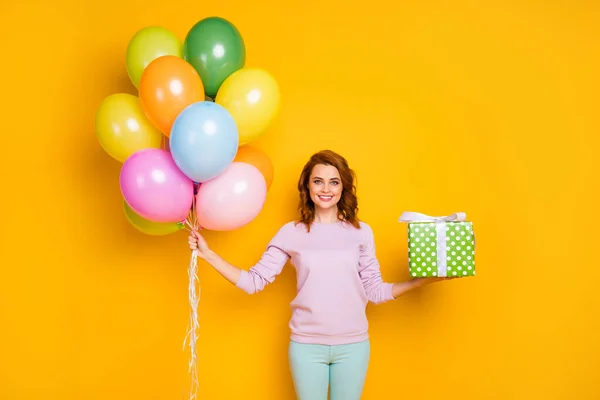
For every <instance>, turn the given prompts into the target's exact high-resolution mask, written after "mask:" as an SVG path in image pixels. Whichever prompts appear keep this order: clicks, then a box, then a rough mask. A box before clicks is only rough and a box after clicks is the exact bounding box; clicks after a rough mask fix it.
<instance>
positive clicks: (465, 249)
mask: <svg viewBox="0 0 600 400" xmlns="http://www.w3.org/2000/svg"><path fill="white" fill-rule="evenodd" d="M399 221H400V222H406V223H408V268H409V273H410V277H411V278H421V277H431V276H440V277H465V276H475V234H474V232H473V223H472V222H470V221H466V215H465V213H462V212H460V213H455V214H452V215H449V216H443V217H432V216H430V215H426V214H421V213H416V212H408V211H407V212H404V213H402V215H401V216H400V218H399Z"/></svg>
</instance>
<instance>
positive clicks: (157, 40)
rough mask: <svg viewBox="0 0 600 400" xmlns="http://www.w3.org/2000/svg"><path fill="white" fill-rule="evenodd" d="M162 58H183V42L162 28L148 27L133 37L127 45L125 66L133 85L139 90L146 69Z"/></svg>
mask: <svg viewBox="0 0 600 400" xmlns="http://www.w3.org/2000/svg"><path fill="white" fill-rule="evenodd" d="M161 56H176V57H180V58H181V57H183V48H182V44H181V41H180V40H179V38H178V37H177V35H175V34H174V33H173V32H171V31H170V30H168V29H166V28H163V27H162V26H147V27H145V28H143V29H140V30H139V31H137V32H136V33H135V35H133V37H132V38H131V40H130V41H129V44H128V45H127V53H126V55H125V65H126V67H127V73H128V74H129V79H131V83H133V85H134V86H135V87H136V88H137V87H138V86H139V84H140V79H141V77H142V73H143V72H144V69H146V67H147V66H148V64H150V63H151V62H152V61H153V60H154V59H156V58H158V57H161Z"/></svg>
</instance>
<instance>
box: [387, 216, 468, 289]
mask: <svg viewBox="0 0 600 400" xmlns="http://www.w3.org/2000/svg"><path fill="white" fill-rule="evenodd" d="M466 218H467V215H466V214H465V213H464V212H457V213H454V214H450V215H445V216H431V215H427V214H422V213H418V212H413V211H405V212H403V213H402V215H401V216H400V218H398V221H400V222H435V231H436V236H437V238H436V239H437V240H436V245H437V248H436V252H435V253H436V255H437V276H441V277H445V276H447V275H446V269H447V266H448V265H447V258H446V257H447V254H446V222H452V221H465V220H466Z"/></svg>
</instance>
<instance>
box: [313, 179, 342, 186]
mask: <svg viewBox="0 0 600 400" xmlns="http://www.w3.org/2000/svg"><path fill="white" fill-rule="evenodd" d="M313 183H314V184H315V185H320V184H321V183H323V181H320V180H318V179H317V180H316V181H313ZM331 184H332V185H338V184H339V182H338V181H333V182H331Z"/></svg>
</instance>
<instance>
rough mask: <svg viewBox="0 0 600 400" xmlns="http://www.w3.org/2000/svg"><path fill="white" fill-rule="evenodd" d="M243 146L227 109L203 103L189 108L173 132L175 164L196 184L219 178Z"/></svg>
mask: <svg viewBox="0 0 600 400" xmlns="http://www.w3.org/2000/svg"><path fill="white" fill-rule="evenodd" d="M238 145H239V136H238V129H237V125H236V123H235V120H234V119H233V117H232V116H231V114H230V113H229V111H227V110H226V109H225V108H224V107H223V106H221V105H219V104H217V103H213V102H211V101H200V102H197V103H193V104H191V105H189V106H187V107H186V108H185V109H183V111H181V113H180V114H179V115H178V116H177V118H176V119H175V121H174V122H173V127H172V128H171V134H170V139H169V147H170V148H171V155H172V156H173V160H174V161H175V164H176V165H177V167H179V169H180V170H181V172H183V173H184V174H185V175H186V176H187V177H188V178H190V179H191V180H193V181H195V182H199V183H202V182H206V181H208V180H210V179H213V178H216V177H217V176H218V175H220V174H221V173H222V172H224V171H225V170H226V169H227V168H228V167H229V166H230V165H231V163H233V160H234V158H235V156H236V154H237V150H238Z"/></svg>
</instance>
